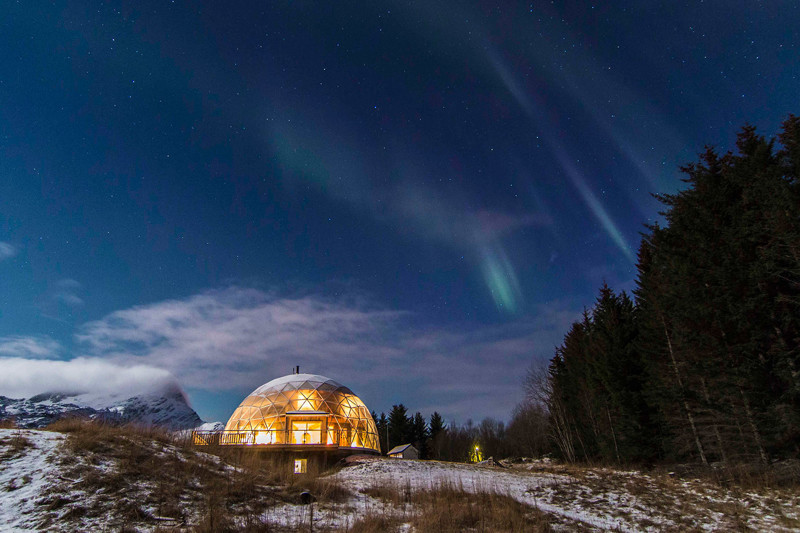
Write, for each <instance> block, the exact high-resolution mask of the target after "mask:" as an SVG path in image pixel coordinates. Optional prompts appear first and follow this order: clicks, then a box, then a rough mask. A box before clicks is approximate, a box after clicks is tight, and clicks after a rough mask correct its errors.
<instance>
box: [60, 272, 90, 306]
mask: <svg viewBox="0 0 800 533" xmlns="http://www.w3.org/2000/svg"><path fill="white" fill-rule="evenodd" d="M82 287H83V286H82V285H81V284H80V282H78V281H76V280H74V279H70V278H66V279H61V280H58V281H57V282H56V285H55V292H54V293H53V299H54V300H56V301H57V302H61V303H63V304H66V305H68V306H70V307H78V306H81V305H83V303H84V302H83V298H81V297H80V296H78V295H77V294H76V293H77V292H78V291H79V290H80V289H81V288H82Z"/></svg>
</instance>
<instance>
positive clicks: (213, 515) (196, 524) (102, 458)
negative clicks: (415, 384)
mask: <svg viewBox="0 0 800 533" xmlns="http://www.w3.org/2000/svg"><path fill="white" fill-rule="evenodd" d="M46 429H48V430H50V431H58V432H61V433H65V434H66V435H67V438H66V440H65V449H66V451H67V453H65V454H63V455H62V456H61V458H60V463H61V466H62V468H63V472H64V476H63V477H64V482H63V483H62V484H61V485H60V486H57V487H53V488H52V489H51V490H50V491H49V493H48V495H47V497H46V498H45V499H44V500H43V502H42V503H43V505H45V506H46V507H47V509H48V510H49V511H50V520H49V521H47V522H45V523H43V524H41V526H42V527H47V526H48V525H50V524H54V523H61V522H64V521H65V520H66V521H67V523H69V524H72V527H74V528H75V529H81V528H85V527H87V526H88V525H90V524H91V523H92V522H91V521H92V519H94V518H96V517H99V516H112V517H113V524H112V525H113V527H114V528H122V527H128V528H130V527H134V525H136V524H139V525H147V527H159V526H160V527H161V528H163V529H164V530H170V529H169V528H167V527H166V525H168V524H171V526H170V527H178V526H180V528H181V530H182V531H197V532H206V531H215V532H217V531H220V532H224V531H250V532H261V531H274V530H275V529H274V527H272V526H271V525H270V524H267V523H266V521H265V520H264V518H263V517H264V516H265V511H266V510H267V509H269V508H270V507H272V506H275V505H279V504H283V503H290V504H295V503H299V500H300V494H301V492H303V491H306V490H307V491H310V492H311V493H312V494H313V495H314V496H315V497H316V499H317V501H318V502H320V503H336V502H343V501H345V500H347V499H348V498H349V497H350V493H349V492H348V491H347V490H345V489H344V488H342V487H341V485H339V484H337V483H335V482H333V481H331V480H330V479H326V478H324V477H320V472H318V471H317V470H315V469H314V468H310V469H309V470H310V472H309V473H308V474H305V475H299V476H298V475H292V474H291V473H290V472H289V470H288V468H287V467H286V463H287V462H286V461H285V460H284V461H282V462H281V461H280V459H277V458H274V457H270V456H269V455H268V454H260V453H257V452H253V451H251V450H243V449H232V448H231V447H220V446H217V447H214V446H208V447H203V448H202V451H200V450H198V449H197V448H195V447H193V446H191V445H190V444H189V442H188V440H187V439H180V440H176V439H175V438H174V437H173V435H171V434H169V433H168V432H166V431H163V430H159V429H154V428H143V427H135V426H127V427H115V426H109V425H103V424H99V423H95V422H91V421H86V420H80V419H64V420H61V421H58V422H56V423H54V424H52V425H51V426H48V427H47V428H46ZM209 452H210V453H209Z"/></svg>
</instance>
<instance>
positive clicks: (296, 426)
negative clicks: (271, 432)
mask: <svg viewBox="0 0 800 533" xmlns="http://www.w3.org/2000/svg"><path fill="white" fill-rule="evenodd" d="M292 444H322V422H321V421H316V422H314V421H292Z"/></svg>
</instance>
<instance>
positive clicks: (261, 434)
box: [255, 431, 275, 444]
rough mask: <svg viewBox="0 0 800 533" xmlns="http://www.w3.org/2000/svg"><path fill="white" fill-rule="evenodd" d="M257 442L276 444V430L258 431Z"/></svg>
mask: <svg viewBox="0 0 800 533" xmlns="http://www.w3.org/2000/svg"><path fill="white" fill-rule="evenodd" d="M255 443H256V444H275V432H274V431H256V440H255Z"/></svg>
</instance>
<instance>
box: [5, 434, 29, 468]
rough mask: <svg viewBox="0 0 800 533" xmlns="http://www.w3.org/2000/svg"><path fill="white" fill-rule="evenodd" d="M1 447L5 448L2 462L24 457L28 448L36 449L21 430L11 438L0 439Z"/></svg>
mask: <svg viewBox="0 0 800 533" xmlns="http://www.w3.org/2000/svg"><path fill="white" fill-rule="evenodd" d="M0 446H3V448H5V449H4V450H3V453H1V454H0V461H9V460H11V459H15V458H17V457H19V456H21V455H23V454H24V453H25V451H26V450H27V449H28V448H34V447H35V446H34V444H33V443H32V442H31V441H30V440H29V439H28V438H26V437H25V434H24V433H23V432H22V431H21V430H18V431H15V432H14V434H13V435H11V436H10V437H5V438H4V439H0Z"/></svg>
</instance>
